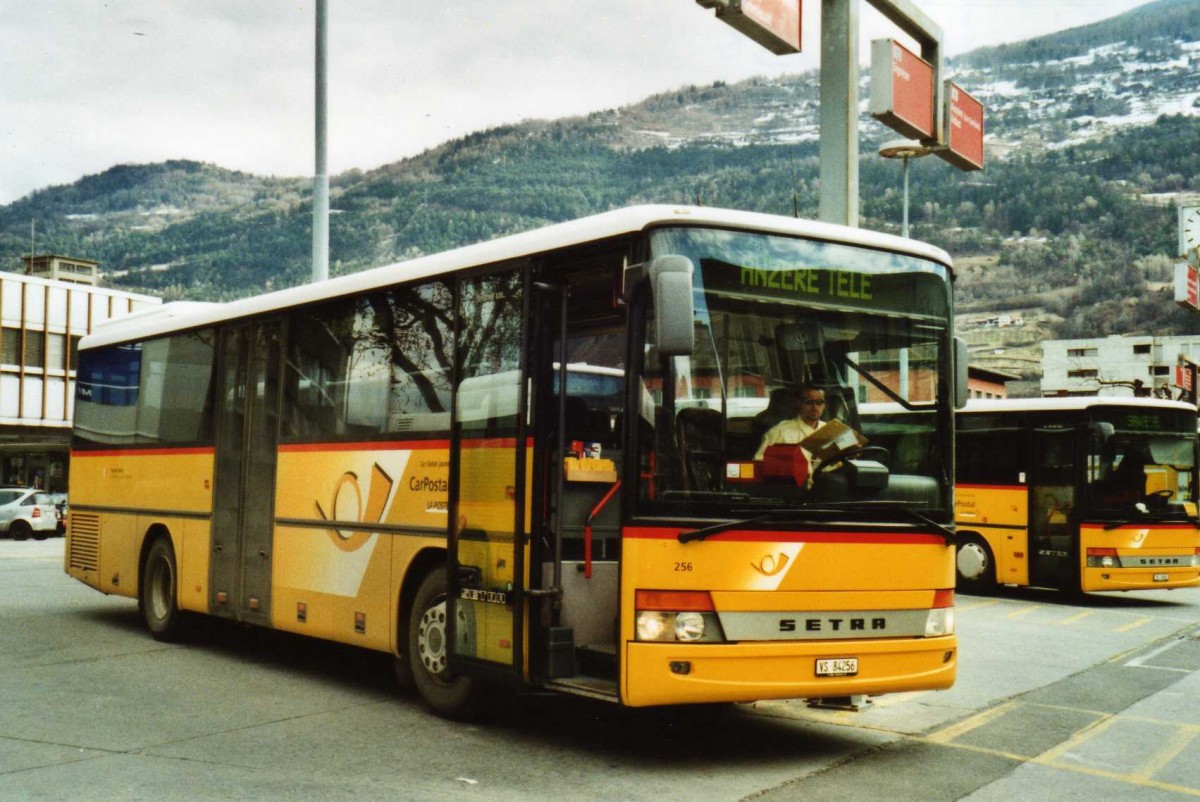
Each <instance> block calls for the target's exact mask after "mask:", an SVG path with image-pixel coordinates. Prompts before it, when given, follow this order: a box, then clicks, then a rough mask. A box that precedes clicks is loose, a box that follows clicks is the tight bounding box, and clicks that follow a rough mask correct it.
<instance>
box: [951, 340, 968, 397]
mask: <svg viewBox="0 0 1200 802" xmlns="http://www.w3.org/2000/svg"><path fill="white" fill-rule="evenodd" d="M970 397H971V394H970V391H969V390H968V389H967V341H966V340H964V339H963V338H962V337H955V338H954V408H955V409H962V408H963V407H965V406H966V405H967V399H968V398H970Z"/></svg>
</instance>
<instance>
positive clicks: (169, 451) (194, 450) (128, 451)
mask: <svg viewBox="0 0 1200 802" xmlns="http://www.w3.org/2000/svg"><path fill="white" fill-rule="evenodd" d="M212 453H214V450H213V447H212V446H191V447H188V448H106V449H100V450H97V451H90V450H89V451H72V452H71V459H80V458H82V457H170V456H176V455H182V454H212Z"/></svg>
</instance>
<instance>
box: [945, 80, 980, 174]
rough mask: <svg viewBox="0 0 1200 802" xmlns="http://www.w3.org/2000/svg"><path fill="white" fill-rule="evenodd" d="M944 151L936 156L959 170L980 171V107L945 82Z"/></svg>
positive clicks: (965, 93) (972, 99)
mask: <svg viewBox="0 0 1200 802" xmlns="http://www.w3.org/2000/svg"><path fill="white" fill-rule="evenodd" d="M945 94H946V146H947V149H946V150H940V151H938V155H939V156H941V157H942V158H943V159H945V160H946V161H948V162H950V163H951V164H953V165H954V166H955V167H958V168H959V169H961V170H982V169H983V104H982V103H980V102H979V101H978V100H976V99H975V98H973V97H971V95H970V94H968V93H967V91H966V90H965V89H963V88H962V87H960V86H959V85H958V84H956V83H954V82H953V81H946V91H945Z"/></svg>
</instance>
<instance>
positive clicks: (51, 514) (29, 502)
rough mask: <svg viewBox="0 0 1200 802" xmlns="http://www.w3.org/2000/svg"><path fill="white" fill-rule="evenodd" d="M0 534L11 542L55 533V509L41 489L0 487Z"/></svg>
mask: <svg viewBox="0 0 1200 802" xmlns="http://www.w3.org/2000/svg"><path fill="white" fill-rule="evenodd" d="M0 531H4V532H7V533H8V536H9V537H11V538H12V539H13V540H25V539H27V538H28V537H29V536H30V535H33V536H34V537H35V538H37V539H38V540H44V539H45V538H47V537H49V536H50V535H53V534H55V533H56V532H57V531H58V510H57V508H55V506H54V504H53V503H52V502H51V501H50V496H49V495H48V494H47V493H45V492H43V491H41V490H34V489H33V488H29V487H0Z"/></svg>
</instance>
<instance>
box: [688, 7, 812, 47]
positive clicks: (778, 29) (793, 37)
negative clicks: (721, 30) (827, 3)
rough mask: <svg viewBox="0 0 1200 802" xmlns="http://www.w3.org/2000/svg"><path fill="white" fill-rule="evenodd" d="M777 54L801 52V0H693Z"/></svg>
mask: <svg viewBox="0 0 1200 802" xmlns="http://www.w3.org/2000/svg"><path fill="white" fill-rule="evenodd" d="M696 2H697V3H699V4H700V5H701V6H703V7H704V8H715V9H716V10H717V19H719V20H721V21H722V22H724V23H726V24H727V25H730V26H731V27H733V28H736V29H737V30H738V31H741V32H742V33H743V34H745V35H746V36H748V37H750V38H751V39H753V40H754V41H756V42H758V43H759V44H760V45H762V46H763V47H765V48H766V49H767V50H770V51H771V52H772V53H774V54H775V55H777V56H783V55H787V54H789V53H799V52H800V0H696Z"/></svg>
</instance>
